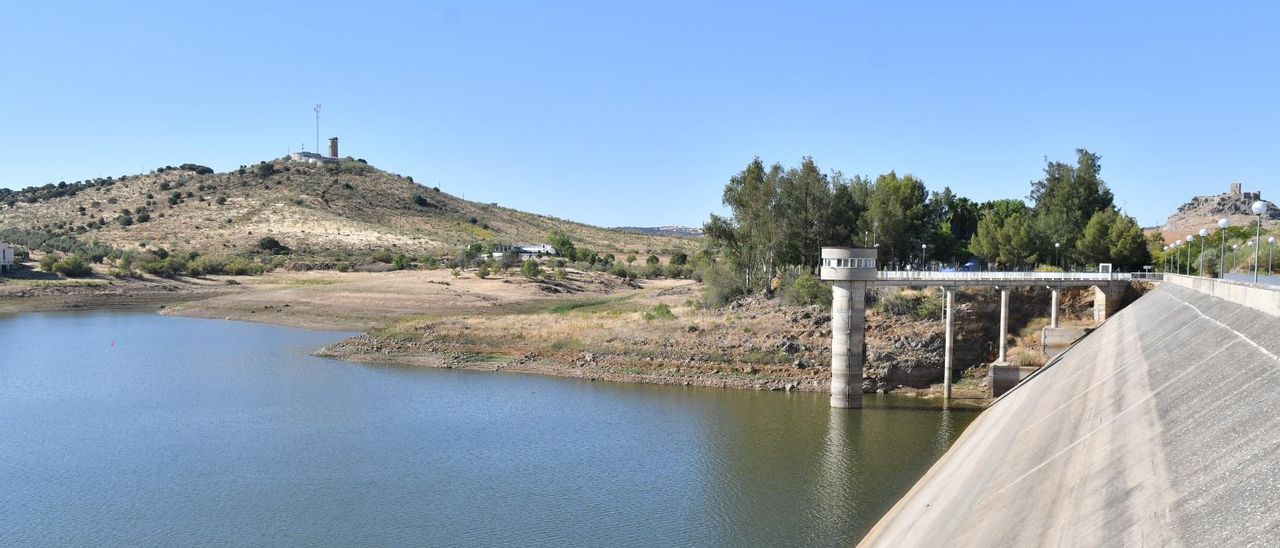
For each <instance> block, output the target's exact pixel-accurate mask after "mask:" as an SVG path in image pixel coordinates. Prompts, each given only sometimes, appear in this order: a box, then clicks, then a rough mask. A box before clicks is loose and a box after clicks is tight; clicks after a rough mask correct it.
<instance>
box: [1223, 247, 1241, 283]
mask: <svg viewBox="0 0 1280 548" xmlns="http://www.w3.org/2000/svg"><path fill="white" fill-rule="evenodd" d="M1237 251H1240V244H1231V270H1235V269H1236V252H1237ZM1224 277H1225V276H1224Z"/></svg>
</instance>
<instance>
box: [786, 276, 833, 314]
mask: <svg viewBox="0 0 1280 548" xmlns="http://www.w3.org/2000/svg"><path fill="white" fill-rule="evenodd" d="M783 295H784V296H785V297H786V299H787V302H790V303H791V304H795V305H802V306H803V305H811V304H817V305H823V306H831V286H829V285H827V284H825V283H822V281H821V280H819V279H818V278H817V277H815V276H814V275H813V274H808V273H805V274H803V275H801V276H800V277H798V278H796V279H795V280H794V281H792V282H791V284H790V285H788V286H787V287H786V289H785V291H784V292H783Z"/></svg>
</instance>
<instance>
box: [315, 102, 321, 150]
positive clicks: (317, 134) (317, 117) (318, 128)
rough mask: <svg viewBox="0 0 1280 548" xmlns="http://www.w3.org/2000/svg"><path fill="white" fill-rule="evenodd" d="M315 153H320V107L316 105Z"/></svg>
mask: <svg viewBox="0 0 1280 548" xmlns="http://www.w3.org/2000/svg"><path fill="white" fill-rule="evenodd" d="M315 111H316V152H317V153H319V151H320V105H316V108H315Z"/></svg>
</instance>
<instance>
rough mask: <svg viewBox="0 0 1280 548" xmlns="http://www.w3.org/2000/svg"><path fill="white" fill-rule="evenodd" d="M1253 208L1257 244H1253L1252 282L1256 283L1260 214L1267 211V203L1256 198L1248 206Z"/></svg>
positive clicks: (1260, 244) (1260, 251) (1260, 256)
mask: <svg viewBox="0 0 1280 548" xmlns="http://www.w3.org/2000/svg"><path fill="white" fill-rule="evenodd" d="M1249 209H1251V210H1253V214H1254V215H1257V216H1258V235H1257V243H1258V245H1255V246H1253V283H1255V284H1256V283H1258V262H1259V259H1261V258H1262V214H1263V213H1266V212H1267V204H1264V203H1262V200H1258V201H1256V202H1254V203H1253V205H1251V206H1249Z"/></svg>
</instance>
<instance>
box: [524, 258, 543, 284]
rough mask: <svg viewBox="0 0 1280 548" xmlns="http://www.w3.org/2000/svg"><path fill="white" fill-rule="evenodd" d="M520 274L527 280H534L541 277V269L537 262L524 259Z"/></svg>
mask: <svg viewBox="0 0 1280 548" xmlns="http://www.w3.org/2000/svg"><path fill="white" fill-rule="evenodd" d="M520 273H521V274H523V275H524V277H526V278H529V279H531V280H532V279H536V278H538V277H539V276H541V275H542V267H541V266H539V265H538V261H535V260H533V259H526V260H525V262H524V264H523V265H521V266H520Z"/></svg>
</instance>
